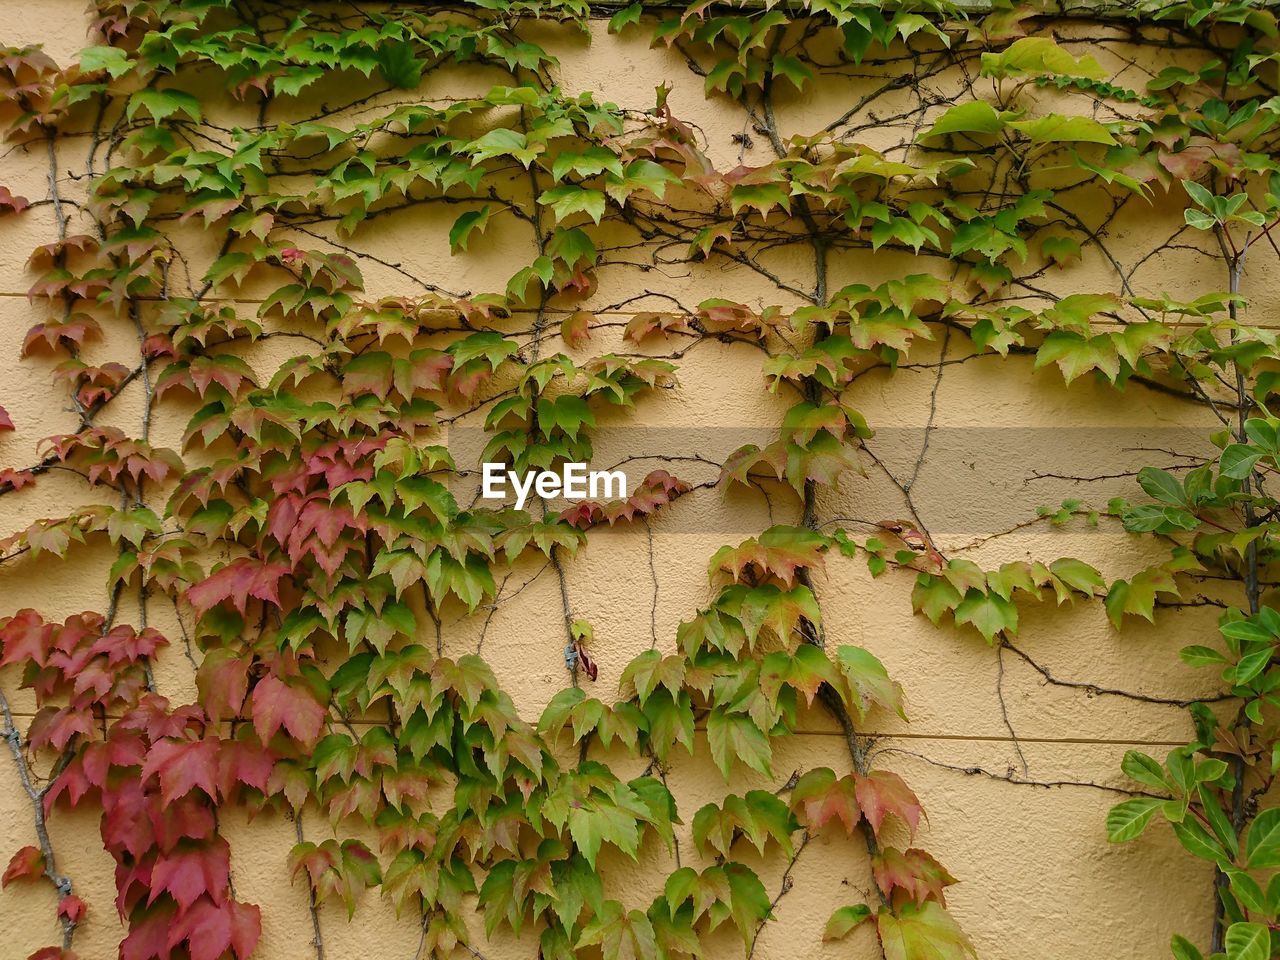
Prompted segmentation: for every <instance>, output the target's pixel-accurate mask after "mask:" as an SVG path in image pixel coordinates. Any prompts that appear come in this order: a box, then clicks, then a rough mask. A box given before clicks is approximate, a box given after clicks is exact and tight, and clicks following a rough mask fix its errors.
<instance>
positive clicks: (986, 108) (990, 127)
mask: <svg viewBox="0 0 1280 960" xmlns="http://www.w3.org/2000/svg"><path fill="white" fill-rule="evenodd" d="M1006 116H1007V114H1003V113H997V112H996V108H995V107H993V106H992V105H991V104H989V103H987V101H985V100H973V101H970V102H969V103H961V104H958V105H957V106H954V107H951V108H950V109H949V110H947V111H946V112H945V113H944V114H943V115H942V116H940V117H939V118H938V120H937V122H935V123H934V125H933V126H932V127H930V128H929V130H928V131H927V132H926V133H925V134H924V138H923V139H926V140H928V139H930V138H932V137H941V136H943V135H944V134H948V133H999V132H1000V131H1001V130H1003V129H1004V125H1005V117H1006Z"/></svg>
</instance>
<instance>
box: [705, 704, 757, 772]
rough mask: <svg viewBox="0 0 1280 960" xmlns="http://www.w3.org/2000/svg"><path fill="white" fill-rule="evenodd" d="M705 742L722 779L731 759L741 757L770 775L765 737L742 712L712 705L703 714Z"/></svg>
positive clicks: (730, 768) (731, 765)
mask: <svg viewBox="0 0 1280 960" xmlns="http://www.w3.org/2000/svg"><path fill="white" fill-rule="evenodd" d="M707 742H708V743H709V744H710V746H711V756H712V759H714V760H715V762H716V766H717V767H719V768H720V772H721V773H722V774H723V775H724V778H725V779H726V780H728V779H729V772H730V770H732V768H733V761H734V760H740V761H742V762H743V763H745V764H746V765H747V766H748V767H750V768H751V769H752V770H755V771H756V772H757V773H763V774H764V775H765V776H766V777H771V776H773V774H772V772H771V771H770V769H769V761H770V760H771V759H772V757H773V750H772V749H771V748H770V746H769V738H768V737H766V736H765V735H764V733H762V732H761V730H760V728H759V727H757V726H756V724H755V721H753V720H752V719H751V718H750V717H749V716H747V715H746V714H744V713H727V712H726V711H725V710H724V708H722V707H716V708H715V709H713V710H712V711H711V713H710V714H709V715H708V716H707Z"/></svg>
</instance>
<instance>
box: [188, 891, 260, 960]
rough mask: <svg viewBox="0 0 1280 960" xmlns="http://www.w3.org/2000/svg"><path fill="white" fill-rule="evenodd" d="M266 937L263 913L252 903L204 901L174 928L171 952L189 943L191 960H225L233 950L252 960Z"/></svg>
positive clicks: (238, 957)
mask: <svg viewBox="0 0 1280 960" xmlns="http://www.w3.org/2000/svg"><path fill="white" fill-rule="evenodd" d="M261 936H262V913H261V911H259V909H258V908H257V906H256V905H254V904H251V903H237V902H236V901H235V900H227V901H225V902H224V903H221V904H215V903H213V902H212V901H210V900H201V901H200V902H199V903H197V904H196V905H195V906H194V907H192V908H191V909H190V910H188V911H187V912H186V914H185V915H184V916H182V917H179V918H178V921H177V922H176V923H175V924H174V925H173V929H172V930H171V931H170V932H169V937H168V945H169V947H170V949H172V948H173V947H176V946H177V945H178V944H179V943H181V942H183V941H186V943H187V950H188V952H189V953H190V954H191V960H222V958H223V957H224V956H226V954H227V952H228V951H230V952H231V953H232V954H234V956H235V958H236V960H248V957H249V954H251V953H253V950H254V948H255V947H256V946H257V945H258V938H259V937H261Z"/></svg>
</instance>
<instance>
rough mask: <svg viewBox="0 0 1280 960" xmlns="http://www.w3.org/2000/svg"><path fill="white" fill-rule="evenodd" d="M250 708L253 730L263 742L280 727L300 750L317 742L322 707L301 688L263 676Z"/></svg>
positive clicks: (252, 697)
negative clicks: (301, 747) (295, 742)
mask: <svg viewBox="0 0 1280 960" xmlns="http://www.w3.org/2000/svg"><path fill="white" fill-rule="evenodd" d="M250 706H251V709H252V712H253V729H254V730H256V731H257V733H258V738H259V739H260V740H261V741H262V742H263V743H266V742H267V741H269V740H270V739H271V738H272V737H273V736H275V734H276V732H277V731H279V730H280V728H281V727H283V728H284V729H286V730H287V731H289V735H290V736H291V737H293V738H294V739H295V740H297V741H299V742H300V743H302V745H303V746H304V747H308V748H310V747H312V746H314V745H315V742H316V741H317V740H318V739H320V730H321V729H322V728H323V726H324V717H325V708H324V705H323V704H321V703H319V702H317V701H316V698H315V697H313V696H312V695H311V694H310V692H308V691H307V690H305V689H302V688H299V687H292V686H290V685H289V684H287V683H285V682H284V681H283V680H281V679H279V678H278V677H263V678H262V679H261V680H259V681H258V684H257V686H255V687H254V688H253V695H252V696H251V698H250Z"/></svg>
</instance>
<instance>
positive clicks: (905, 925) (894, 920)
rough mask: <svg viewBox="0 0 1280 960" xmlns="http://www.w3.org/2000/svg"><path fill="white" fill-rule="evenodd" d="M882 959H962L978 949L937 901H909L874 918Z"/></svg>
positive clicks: (974, 954)
mask: <svg viewBox="0 0 1280 960" xmlns="http://www.w3.org/2000/svg"><path fill="white" fill-rule="evenodd" d="M876 923H877V925H878V926H879V929H880V944H881V946H882V947H883V948H884V957H885V960H926V958H927V960H965V958H966V957H976V956H977V955H978V954H977V951H976V950H974V948H973V944H972V943H970V942H969V938H968V937H966V936H965V935H964V932H963V931H962V930H961V929H960V925H959V924H957V923H956V922H955V920H953V919H952V918H951V914H949V913H947V911H946V910H945V909H944V908H943V906H942V905H941V904H939V903H937V902H936V901H933V900H926V901H925V902H924V903H922V904H914V903H908V904H906V905H905V906H903V907H902V908H901V909H900V910H899V911H898V913H897V914H896V915H895V914H893V913H891V912H889V911H888V910H884V911H882V912H881V913H880V915H879V917H878V918H877V920H876Z"/></svg>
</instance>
